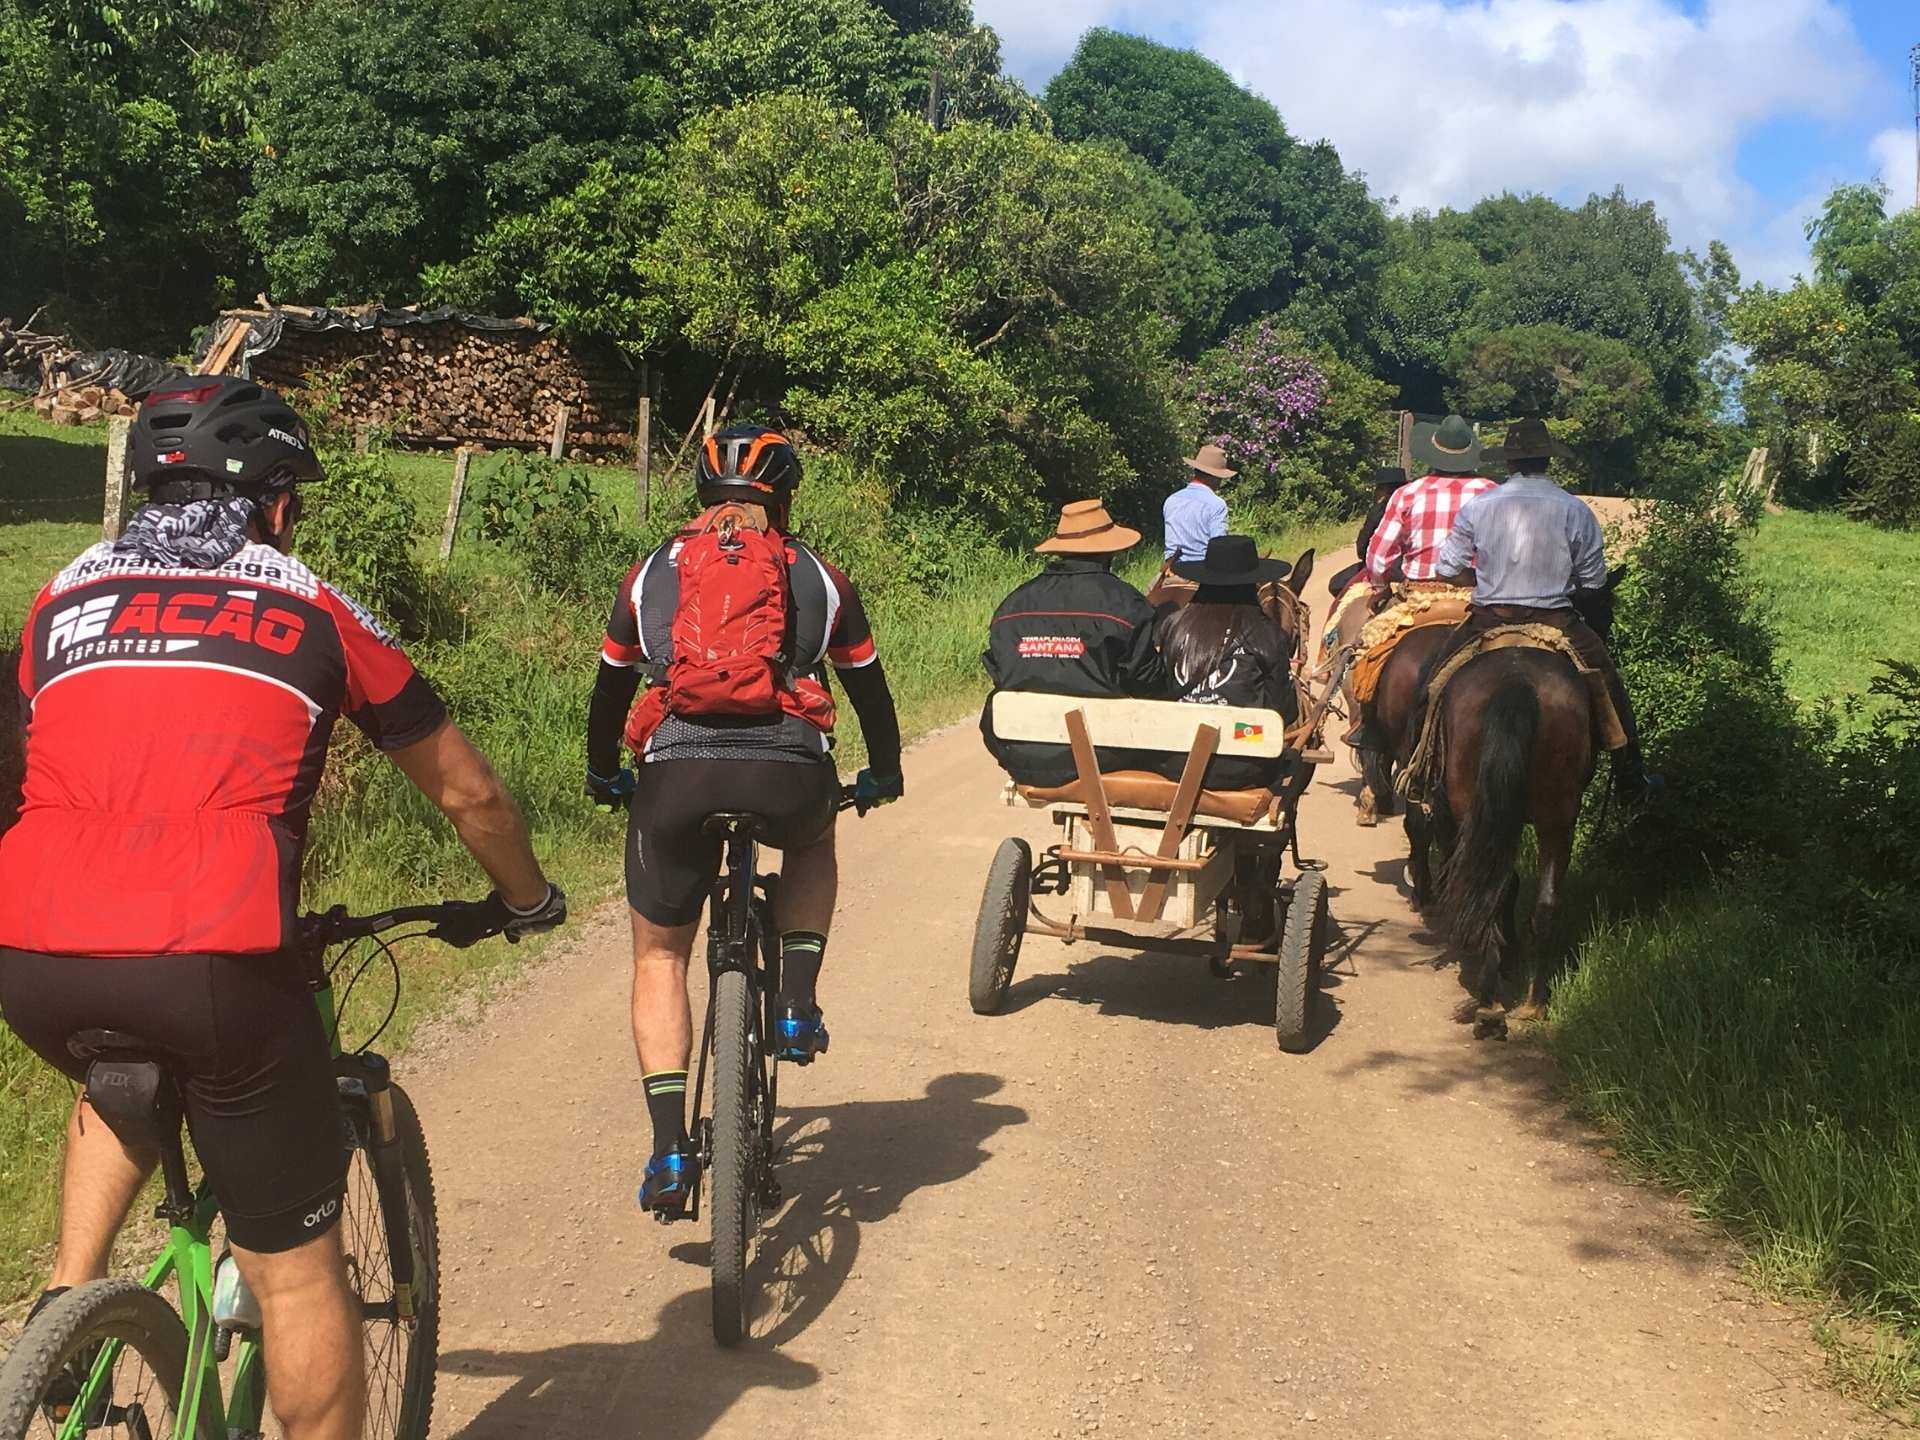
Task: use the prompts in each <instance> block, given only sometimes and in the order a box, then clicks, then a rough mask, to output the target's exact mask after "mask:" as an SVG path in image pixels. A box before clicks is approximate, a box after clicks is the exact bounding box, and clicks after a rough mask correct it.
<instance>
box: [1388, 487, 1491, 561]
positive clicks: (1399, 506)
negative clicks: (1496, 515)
mask: <svg viewBox="0 0 1920 1440" xmlns="http://www.w3.org/2000/svg"><path fill="white" fill-rule="evenodd" d="M1494 488H1496V487H1495V486H1494V483H1493V481H1491V480H1488V479H1486V478H1485V477H1483V476H1479V475H1424V476H1422V477H1421V478H1420V479H1418V480H1415V481H1413V482H1412V483H1410V484H1407V485H1402V486H1401V487H1400V488H1399V489H1398V490H1396V491H1394V492H1393V498H1392V499H1391V500H1389V501H1388V502H1387V513H1386V514H1385V515H1384V516H1382V517H1381V520H1380V528H1379V529H1378V530H1376V531H1374V532H1373V543H1372V544H1371V545H1369V546H1368V547H1367V579H1368V580H1369V581H1371V582H1372V583H1373V584H1374V585H1377V586H1381V587H1383V588H1384V587H1385V585H1386V584H1387V576H1388V574H1389V572H1390V571H1391V570H1392V569H1393V562H1394V561H1396V560H1398V561H1399V562H1400V569H1401V572H1402V573H1403V574H1404V575H1405V576H1406V577H1407V579H1409V580H1431V579H1433V577H1434V575H1435V573H1436V568H1435V566H1434V563H1433V562H1434V561H1435V560H1437V559H1438V558H1439V556H1440V547H1441V546H1442V545H1444V544H1446V543H1447V536H1448V535H1449V534H1450V533H1452V531H1453V522H1454V520H1455V518H1456V517H1457V516H1458V515H1459V514H1460V507H1461V506H1462V505H1465V504H1466V503H1467V501H1469V500H1471V499H1472V498H1473V497H1474V496H1476V495H1483V494H1485V493H1486V492H1487V491H1489V490H1492V489H1494Z"/></svg>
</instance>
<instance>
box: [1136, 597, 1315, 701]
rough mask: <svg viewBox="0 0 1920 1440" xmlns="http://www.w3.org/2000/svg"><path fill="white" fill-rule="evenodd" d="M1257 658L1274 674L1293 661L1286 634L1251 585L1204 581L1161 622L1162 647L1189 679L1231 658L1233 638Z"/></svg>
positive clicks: (1202, 676)
mask: <svg viewBox="0 0 1920 1440" xmlns="http://www.w3.org/2000/svg"><path fill="white" fill-rule="evenodd" d="M1230 640H1231V641H1232V642H1234V643H1235V644H1237V645H1238V647H1239V648H1241V649H1243V650H1245V651H1247V652H1248V653H1249V654H1251V655H1253V656H1254V657H1256V658H1257V659H1258V660H1259V661H1260V663H1261V664H1262V666H1263V667H1265V668H1266V670H1267V671H1268V673H1269V674H1274V673H1278V672H1279V671H1282V670H1284V669H1285V668H1286V666H1287V664H1288V661H1289V659H1290V652H1289V650H1288V648H1287V637H1286V632H1285V631H1283V630H1282V629H1281V628H1280V625H1279V622H1278V621H1276V620H1275V619H1274V618H1273V617H1272V616H1271V615H1269V614H1267V612H1266V611H1264V610H1262V609H1261V608H1260V595H1259V592H1258V591H1257V590H1255V589H1254V587H1253V586H1251V585H1202V586H1201V587H1200V589H1199V591H1198V592H1197V593H1196V594H1195V595H1194V597H1193V599H1191V600H1189V601H1188V602H1187V603H1186V604H1185V605H1182V606H1181V607H1180V608H1179V609H1178V610H1176V611H1174V612H1173V614H1171V615H1169V616H1168V617H1167V618H1166V619H1165V620H1164V621H1162V622H1161V625H1160V649H1161V650H1162V651H1163V652H1164V653H1165V654H1166V657H1167V664H1168V665H1169V666H1170V667H1171V668H1172V670H1173V673H1174V674H1175V675H1179V676H1185V677H1186V680H1187V682H1188V683H1192V682H1197V681H1200V680H1204V679H1206V678H1207V676H1209V675H1211V674H1212V673H1213V672H1214V671H1215V670H1217V669H1218V668H1219V667H1220V662H1221V661H1222V660H1223V659H1225V658H1226V654H1227V646H1228V643H1229V641H1230Z"/></svg>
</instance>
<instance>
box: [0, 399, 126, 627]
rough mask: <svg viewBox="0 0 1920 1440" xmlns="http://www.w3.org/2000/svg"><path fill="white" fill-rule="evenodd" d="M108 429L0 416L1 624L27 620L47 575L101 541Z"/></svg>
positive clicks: (13, 413)
mask: <svg viewBox="0 0 1920 1440" xmlns="http://www.w3.org/2000/svg"><path fill="white" fill-rule="evenodd" d="M106 470H107V427H106V426H105V425H87V426H61V425H49V424H47V423H46V422H45V421H43V420H41V419H39V418H38V417H37V416H35V415H33V414H31V413H30V412H24V411H21V410H0V618H7V617H12V618H16V619H17V618H18V617H19V616H22V615H24V614H25V613H26V609H27V606H28V605H29V604H31V603H32V601H33V597H34V596H35V595H37V594H39V592H40V587H41V586H42V585H44V584H46V582H47V580H48V579H49V577H51V576H52V574H53V572H54V571H55V570H57V569H59V568H60V566H61V565H63V564H64V563H65V562H66V561H68V560H71V559H72V558H73V557H74V556H75V555H77V554H79V553H80V552H81V551H82V550H84V549H85V548H86V547H87V546H88V545H90V544H92V543H93V542H94V541H95V540H98V539H99V538H100V516H101V512H102V510H103V509H104V508H105V500H106Z"/></svg>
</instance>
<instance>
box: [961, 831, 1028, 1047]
mask: <svg viewBox="0 0 1920 1440" xmlns="http://www.w3.org/2000/svg"><path fill="white" fill-rule="evenodd" d="M1032 890H1033V851H1032V849H1031V848H1030V847H1029V846H1028V845H1027V842H1026V841H1024V840H1020V839H1007V840H1002V841H1001V842H1000V848H999V849H998V850H996V851H994V852H993V864H991V865H990V866H988V867H987V889H986V893H985V894H983V895H982V896H981V897H980V918H979V919H978V920H977V921H975V922H974V926H973V967H972V972H971V974H970V975H969V976H968V981H967V999H968V1001H969V1002H970V1003H971V1004H972V1006H973V1013H974V1014H976V1015H992V1014H994V1013H995V1012H996V1011H998V1010H999V1008H1000V1006H1001V1004H1002V1003H1003V1002H1004V1001H1005V1000H1006V998H1007V987H1008V986H1009V985H1011V984H1013V967H1014V963H1015V962H1016V961H1017V960H1019V958H1020V942H1021V940H1022V939H1024V938H1025V937H1026V933H1027V902H1028V897H1029V896H1030V895H1031V893H1032Z"/></svg>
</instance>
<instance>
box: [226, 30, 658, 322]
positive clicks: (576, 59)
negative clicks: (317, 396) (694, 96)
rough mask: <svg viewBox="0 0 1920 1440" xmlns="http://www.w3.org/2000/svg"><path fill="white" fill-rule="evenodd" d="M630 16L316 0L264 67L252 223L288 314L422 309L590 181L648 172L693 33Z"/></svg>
mask: <svg viewBox="0 0 1920 1440" xmlns="http://www.w3.org/2000/svg"><path fill="white" fill-rule="evenodd" d="M637 8H638V7H637V5H636V4H635V3H633V0H530V3H526V4H521V5H516V6H511V7H509V6H505V5H501V4H497V3H494V0H426V3H421V4H414V5H367V4H362V3H358V0H309V3H305V4H301V5H299V6H296V7H292V8H290V9H289V10H288V11H287V12H286V13H285V16H284V19H283V24H282V33H281V35H280V37H279V40H280V44H279V51H278V54H277V55H276V56H275V57H274V59H273V60H272V61H271V62H269V63H268V64H267V65H266V66H265V67H263V68H262V70H261V72H260V74H259V77H258V81H259V86H260V91H261V103H260V124H261V127H262V129H263V131H264V132H265V136H266V140H267V144H268V149H267V151H266V153H265V154H264V155H263V156H262V157H261V159H260V161H259V163H258V165H257V166H256V169H255V174H254V194H253V196H252V197H251V199H250V200H249V201H248V202H247V204H246V206H245V209H244V211H243V214H242V224H243V226H244V228H245V230H246V233H247V234H248V235H249V236H250V237H251V238H252V239H253V241H254V242H255V243H256V244H257V245H258V246H259V248H260V252H261V255H262V257H263V259H264V261H265V265H266V269H267V274H268V277H269V279H270V280H271V282H272V284H273V287H274V289H275V291H276V292H277V293H278V294H279V295H280V296H282V297H284V298H287V299H295V298H298V299H302V300H327V301H357V300H370V299H381V298H384V299H387V300H390V301H401V300H410V299H413V298H414V297H415V295H416V294H417V292H418V276H419V274H420V271H421V269H422V268H423V267H424V266H427V265H431V264H435V263H445V262H450V261H455V260H458V259H460V258H462V257H463V256H465V255H466V254H467V253H468V252H469V250H470V249H471V248H472V247H473V245H474V244H475V243H476V242H477V241H478V239H479V238H480V236H481V235H483V234H484V233H485V232H486V231H487V230H488V229H489V228H490V227H491V226H492V225H493V224H494V223H496V222H497V221H499V220H501V219H502V218H505V217H507V216H511V215H515V214H520V213H525V212H527V211H529V210H532V209H535V208H537V207H538V206H540V205H542V204H544V203H545V202H546V201H547V200H548V199H550V198H551V197H553V196H555V195H560V194H564V193H566V192H567V191H568V190H569V189H571V188H572V187H573V186H574V185H576V184H577V183H579V181H580V179H581V178H582V176H584V175H585V173H586V172H587V170H588V168H589V167H590V166H591V165H592V164H593V163H594V162H595V161H597V160H602V159H610V160H613V161H615V162H617V163H619V164H621V165H622V166H623V167H626V168H633V169H637V168H640V167H641V166H642V165H643V164H644V162H645V160H646V158H647V156H648V154H649V148H648V147H649V142H650V141H652V140H655V139H657V138H659V137H661V136H663V135H664V134H665V133H666V132H667V131H668V130H669V128H670V127H671V125H672V124H673V122H674V120H675V119H676V118H677V115H676V108H675V104H674V97H673V95H672V94H671V93H669V92H668V91H667V90H665V89H664V88H663V87H662V86H661V85H660V84H659V83H658V81H659V76H660V72H661V70H662V68H663V67H665V66H667V65H669V64H670V63H672V62H673V61H675V60H676V58H677V57H676V55H675V46H676V45H677V44H678V42H679V41H681V40H683V38H684V37H683V36H680V35H679V34H678V32H673V31H671V30H669V31H666V32H664V33H662V32H658V31H656V30H655V29H653V28H650V26H649V25H648V24H647V23H644V22H641V21H637V20H636V10H637Z"/></svg>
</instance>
